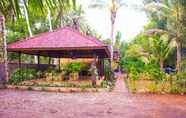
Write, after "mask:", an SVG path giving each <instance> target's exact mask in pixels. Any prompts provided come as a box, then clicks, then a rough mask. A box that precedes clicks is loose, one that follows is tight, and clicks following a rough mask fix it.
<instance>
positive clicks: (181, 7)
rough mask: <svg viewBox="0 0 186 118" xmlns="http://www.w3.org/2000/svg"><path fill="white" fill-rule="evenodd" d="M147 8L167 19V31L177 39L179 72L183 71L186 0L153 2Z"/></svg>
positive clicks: (177, 65) (177, 66) (177, 67)
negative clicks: (182, 49) (182, 57)
mask: <svg viewBox="0 0 186 118" xmlns="http://www.w3.org/2000/svg"><path fill="white" fill-rule="evenodd" d="M145 9H146V10H147V11H150V12H155V13H157V14H158V15H159V16H164V17H166V19H167V29H164V30H166V32H167V33H169V34H170V35H171V36H172V39H174V40H175V41H176V49H177V53H176V54H177V55H176V57H177V59H176V69H177V72H180V71H181V42H182V40H183V37H184V36H185V31H186V27H185V24H184V19H185V18H186V16H185V12H186V2H185V0H172V1H169V2H166V1H164V2H151V3H149V4H147V5H146V6H145Z"/></svg>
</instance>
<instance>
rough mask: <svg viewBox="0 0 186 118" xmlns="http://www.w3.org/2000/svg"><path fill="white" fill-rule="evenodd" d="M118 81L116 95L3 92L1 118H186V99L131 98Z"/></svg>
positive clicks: (0, 101) (101, 93)
mask: <svg viewBox="0 0 186 118" xmlns="http://www.w3.org/2000/svg"><path fill="white" fill-rule="evenodd" d="M118 81H120V82H122V81H123V80H121V79H118ZM118 81H117V82H116V88H115V89H114V90H113V92H99V93H54V92H36V91H20V90H8V89H4V90H0V118H186V95H153V94H129V93H128V92H127V90H125V88H122V90H121V91H119V89H121V88H120V87H122V86H123V85H122V84H121V83H120V82H118ZM118 86H120V87H118ZM123 89H124V90H123Z"/></svg>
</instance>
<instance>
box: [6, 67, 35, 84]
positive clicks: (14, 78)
mask: <svg viewBox="0 0 186 118" xmlns="http://www.w3.org/2000/svg"><path fill="white" fill-rule="evenodd" d="M35 78H36V71H35V70H34V69H17V70H15V71H14V72H13V74H12V75H11V77H10V80H9V83H10V84H15V85H16V84H19V83H20V82H22V81H25V80H32V79H35Z"/></svg>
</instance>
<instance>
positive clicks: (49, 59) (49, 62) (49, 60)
mask: <svg viewBox="0 0 186 118" xmlns="http://www.w3.org/2000/svg"><path fill="white" fill-rule="evenodd" d="M48 64H49V65H50V64H51V57H49V58H48Z"/></svg>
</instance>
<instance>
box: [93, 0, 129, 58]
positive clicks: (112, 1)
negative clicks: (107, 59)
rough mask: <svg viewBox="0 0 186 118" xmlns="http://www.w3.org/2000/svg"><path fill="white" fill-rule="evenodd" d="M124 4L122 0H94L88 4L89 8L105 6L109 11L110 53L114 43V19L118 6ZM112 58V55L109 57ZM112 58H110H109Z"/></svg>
mask: <svg viewBox="0 0 186 118" xmlns="http://www.w3.org/2000/svg"><path fill="white" fill-rule="evenodd" d="M124 5H126V4H125V3H124V2H123V0H94V1H93V3H92V4H91V5H90V7H91V8H101V9H103V8H105V9H108V10H109V12H110V21H111V32H110V39H111V55H113V44H114V29H115V21H116V16H117V12H118V10H119V8H121V7H122V6H124ZM111 58H113V57H111ZM111 60H112V59H111Z"/></svg>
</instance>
